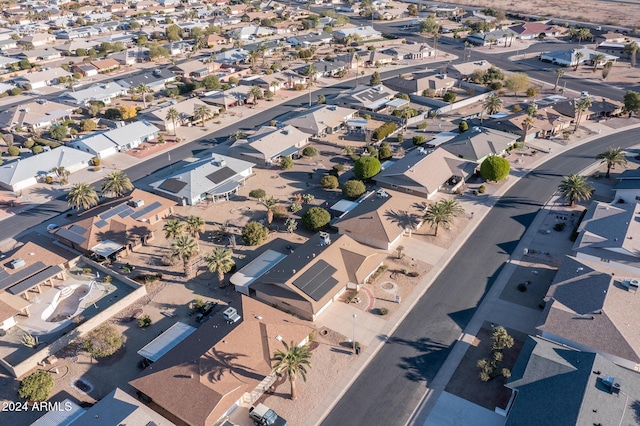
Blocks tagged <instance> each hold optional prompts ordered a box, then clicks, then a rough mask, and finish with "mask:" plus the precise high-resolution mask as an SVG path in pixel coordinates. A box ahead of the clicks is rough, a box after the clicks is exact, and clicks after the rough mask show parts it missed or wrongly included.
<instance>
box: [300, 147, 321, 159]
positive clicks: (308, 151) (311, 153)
mask: <svg viewBox="0 0 640 426" xmlns="http://www.w3.org/2000/svg"><path fill="white" fill-rule="evenodd" d="M302 155H304V156H305V157H315V156H316V155H318V150H317V149H315V148H314V147H312V146H308V147H306V148H305V149H303V150H302Z"/></svg>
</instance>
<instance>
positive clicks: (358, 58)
mask: <svg viewBox="0 0 640 426" xmlns="http://www.w3.org/2000/svg"><path fill="white" fill-rule="evenodd" d="M353 59H354V60H355V61H356V86H355V87H358V68H359V67H360V55H358V54H357V53H355V54H354V55H353Z"/></svg>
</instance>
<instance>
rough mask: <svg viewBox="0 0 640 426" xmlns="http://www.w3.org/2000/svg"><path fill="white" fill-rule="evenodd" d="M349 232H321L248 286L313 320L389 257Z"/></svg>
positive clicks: (258, 296) (258, 295)
mask: <svg viewBox="0 0 640 426" xmlns="http://www.w3.org/2000/svg"><path fill="white" fill-rule="evenodd" d="M386 256H387V255H386V254H385V253H382V252H379V251H377V250H374V249H372V248H369V247H366V246H364V245H362V244H360V243H358V242H356V241H355V240H353V239H352V238H351V237H349V236H348V235H339V236H337V237H336V238H334V241H332V236H331V235H330V234H328V233H325V232H321V233H320V234H316V236H314V237H312V238H310V239H309V240H307V242H305V243H304V244H302V245H301V246H299V247H298V248H296V249H295V250H294V251H293V253H290V254H289V255H287V257H286V258H284V259H283V260H281V261H280V262H278V263H277V264H276V265H275V266H273V267H272V268H270V269H269V270H268V271H267V272H265V273H264V274H263V275H261V276H260V277H258V278H256V279H255V280H253V282H252V283H251V285H250V286H249V294H251V295H252V296H253V297H255V298H256V299H258V300H260V301H262V302H264V303H265V304H269V305H273V306H275V307H278V308H280V309H282V310H285V311H287V312H291V313H293V314H295V315H297V316H299V317H301V318H305V319H308V320H310V321H315V320H317V319H318V318H319V317H320V315H322V313H323V312H324V311H325V310H326V309H327V308H328V307H329V306H330V305H331V304H332V303H333V302H334V301H336V300H338V297H340V295H341V294H342V293H343V292H344V291H345V290H346V289H347V288H358V286H360V285H362V284H364V283H366V282H367V280H368V279H369V277H371V275H372V274H373V273H374V272H375V271H376V270H377V269H378V267H379V266H380V265H381V264H382V262H384V260H385V259H386Z"/></svg>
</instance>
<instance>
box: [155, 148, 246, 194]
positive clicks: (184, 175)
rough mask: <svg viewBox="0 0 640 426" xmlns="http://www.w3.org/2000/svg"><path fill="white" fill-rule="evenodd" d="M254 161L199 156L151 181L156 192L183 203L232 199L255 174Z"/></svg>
mask: <svg viewBox="0 0 640 426" xmlns="http://www.w3.org/2000/svg"><path fill="white" fill-rule="evenodd" d="M254 165H255V164H253V163H250V162H248V161H244V160H240V159H237V158H231V157H227V156H224V155H220V154H211V156H210V157H205V158H201V159H197V160H195V161H193V162H191V163H188V164H186V165H185V166H184V167H182V168H181V169H180V170H178V171H177V172H176V173H174V174H172V175H170V176H168V177H166V178H164V179H162V180H159V181H156V182H154V183H152V184H151V187H152V188H154V190H155V192H156V193H157V194H160V195H162V196H163V197H166V198H169V199H171V200H176V201H177V202H178V203H182V204H183V205H195V204H198V203H200V202H203V201H212V202H216V201H221V200H229V198H231V197H232V196H234V195H235V194H237V193H238V191H239V190H240V187H241V186H244V184H245V181H246V179H247V178H248V177H250V176H251V175H252V174H253V166H254Z"/></svg>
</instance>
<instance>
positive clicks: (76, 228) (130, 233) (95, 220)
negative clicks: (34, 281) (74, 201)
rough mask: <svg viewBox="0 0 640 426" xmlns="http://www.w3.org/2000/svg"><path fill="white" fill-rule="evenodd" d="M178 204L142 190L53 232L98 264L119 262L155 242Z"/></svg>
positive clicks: (94, 210) (97, 208)
mask: <svg viewBox="0 0 640 426" xmlns="http://www.w3.org/2000/svg"><path fill="white" fill-rule="evenodd" d="M174 205H175V202H174V201H171V200H168V199H166V198H164V197H160V196H158V195H154V194H152V193H150V192H146V191H143V190H141V189H137V188H136V189H134V190H133V191H132V192H131V193H130V194H129V195H127V196H126V197H122V198H117V199H113V200H111V201H109V202H106V203H103V204H101V205H99V206H96V207H94V208H92V209H90V210H87V211H86V212H84V213H83V214H82V215H81V218H80V219H78V220H77V221H75V222H73V223H71V224H69V225H64V226H61V227H59V228H57V229H55V230H54V231H53V233H54V234H55V237H56V239H57V240H58V242H59V243H61V244H64V245H66V246H68V247H71V248H72V249H74V250H77V251H79V252H81V253H82V254H84V255H86V256H89V257H91V258H93V259H95V260H97V261H104V260H105V259H111V260H116V259H117V258H118V257H125V256H126V255H127V254H129V253H130V252H132V251H135V250H137V249H138V248H140V247H141V246H142V245H143V244H146V243H148V242H151V241H153V239H154V238H155V232H156V231H158V230H161V229H162V222H161V221H162V219H164V218H166V217H168V216H171V215H172V214H173V213H174V211H173V206H174Z"/></svg>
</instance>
